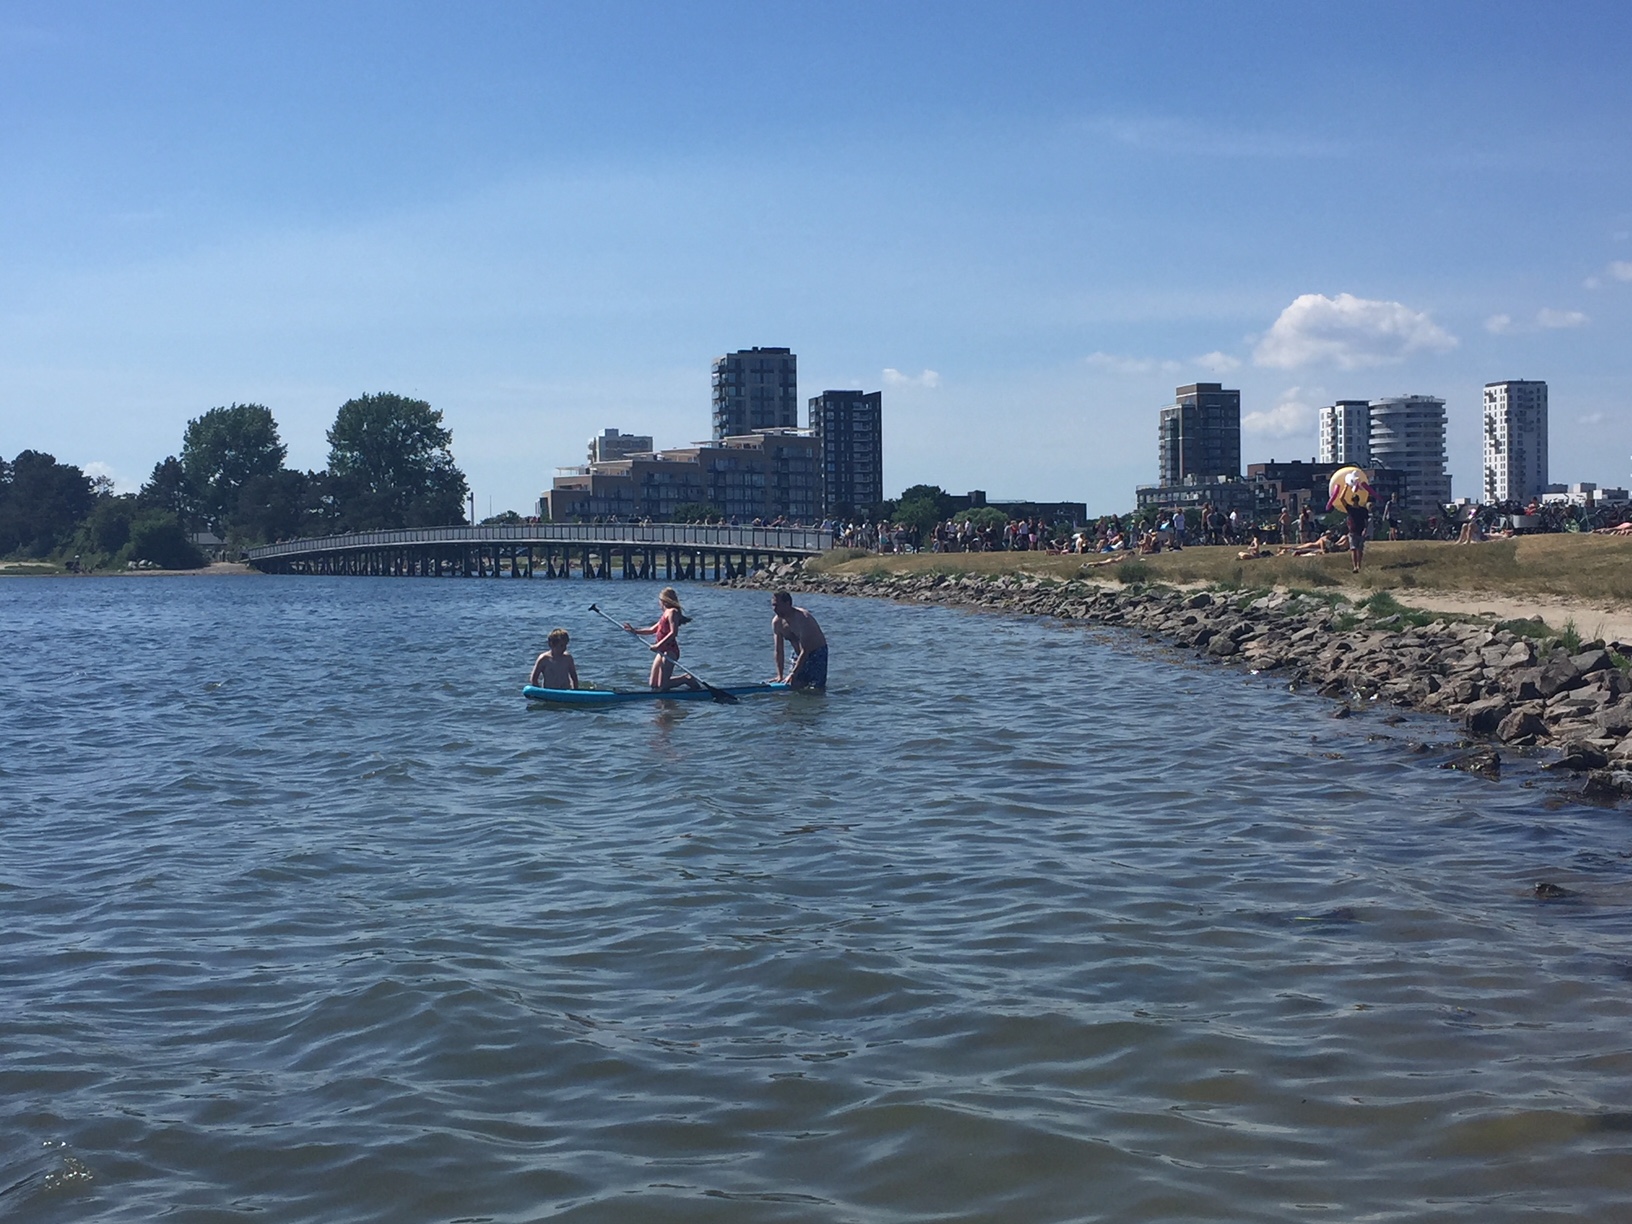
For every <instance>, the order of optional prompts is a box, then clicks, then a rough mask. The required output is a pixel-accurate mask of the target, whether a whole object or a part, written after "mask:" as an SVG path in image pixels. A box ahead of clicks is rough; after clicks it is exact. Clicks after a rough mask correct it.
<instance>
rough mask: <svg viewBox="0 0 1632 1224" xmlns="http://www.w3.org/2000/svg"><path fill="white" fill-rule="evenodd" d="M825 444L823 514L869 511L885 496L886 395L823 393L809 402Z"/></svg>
mask: <svg viewBox="0 0 1632 1224" xmlns="http://www.w3.org/2000/svg"><path fill="white" fill-rule="evenodd" d="M810 431H811V433H812V435H813V436H814V437H815V438H816V440H817V441H818V442H820V443H821V470H822V479H821V490H822V514H823V515H829V514H833V513H835V512H841V511H842V512H844V513H855V512H861V513H866V511H867V510H868V508H869V507H872V506H876V505H877V504H878V503H879V502H881V501H883V500H884V395H883V393H882V392H880V391H823V392H822V393H821V394H820V395H818V396H817V397H816V398H815V399H813V400H811V401H810Z"/></svg>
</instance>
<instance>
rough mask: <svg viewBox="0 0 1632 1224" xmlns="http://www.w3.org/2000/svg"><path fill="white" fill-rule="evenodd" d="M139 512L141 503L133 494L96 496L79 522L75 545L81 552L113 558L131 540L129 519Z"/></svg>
mask: <svg viewBox="0 0 1632 1224" xmlns="http://www.w3.org/2000/svg"><path fill="white" fill-rule="evenodd" d="M139 513H141V509H140V502H139V501H138V499H137V498H136V496H135V495H134V494H132V493H124V494H121V495H119V496H115V497H102V498H98V499H97V503H96V506H95V508H93V509H92V510H91V513H90V514H89V515H88V516H87V517H86V519H85V521H84V522H83V523H81V524H80V528H79V535H78V536H77V537H76V539H75V541H74V545H75V547H76V548H78V549H79V550H80V551H81V552H84V553H91V554H97V553H100V554H101V555H102V556H103V557H104V558H107V557H112V556H113V555H114V554H115V553H117V552H118V551H119V550H120V549H121V548H123V547H124V546H125V545H126V544H128V543H129V542H130V524H131V520H132V519H134V518H135V517H136V515H138V514H139Z"/></svg>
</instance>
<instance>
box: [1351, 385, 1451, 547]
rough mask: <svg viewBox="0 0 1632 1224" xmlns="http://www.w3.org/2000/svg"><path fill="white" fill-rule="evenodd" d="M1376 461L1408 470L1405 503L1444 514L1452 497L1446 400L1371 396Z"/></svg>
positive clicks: (1419, 510) (1423, 511)
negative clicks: (1446, 441)
mask: <svg viewBox="0 0 1632 1224" xmlns="http://www.w3.org/2000/svg"><path fill="white" fill-rule="evenodd" d="M1370 407H1371V412H1370V418H1371V430H1370V438H1371V462H1372V463H1374V464H1377V465H1379V466H1382V467H1390V468H1395V469H1397V470H1398V471H1401V472H1404V473H1405V489H1406V495H1405V508H1406V509H1407V510H1409V511H1411V512H1412V513H1413V514H1420V515H1423V516H1425V517H1426V516H1427V515H1430V514H1443V513H1444V512H1445V504H1446V503H1447V502H1449V501H1450V500H1451V478H1450V476H1449V474H1447V473H1446V471H1445V401H1444V400H1442V399H1435V398H1434V397H1433V396H1431V395H1391V396H1388V397H1386V398H1384V399H1375V400H1372V401H1371V405H1370Z"/></svg>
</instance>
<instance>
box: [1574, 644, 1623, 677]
mask: <svg viewBox="0 0 1632 1224" xmlns="http://www.w3.org/2000/svg"><path fill="white" fill-rule="evenodd" d="M1570 664H1571V665H1572V666H1573V667H1574V668H1575V670H1576V671H1577V672H1578V673H1579V674H1580V675H1583V676H1590V675H1592V673H1593V672H1597V671H1603V670H1605V669H1606V668H1613V667H1614V666H1615V663H1614V661H1613V660H1612V659H1611V658H1610V657H1609V651H1607V650H1601V649H1599V650H1583V651H1582V652H1581V653H1580V654H1578V655H1571V656H1570Z"/></svg>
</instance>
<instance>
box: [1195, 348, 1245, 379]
mask: <svg viewBox="0 0 1632 1224" xmlns="http://www.w3.org/2000/svg"><path fill="white" fill-rule="evenodd" d="M1190 364H1191V365H1199V366H1200V367H1201V368H1202V369H1204V370H1206V371H1207V372H1208V373H1210V374H1228V373H1229V372H1230V371H1231V370H1239V369H1240V368H1241V359H1240V358H1239V357H1231V356H1230V355H1229V354H1228V353H1221V352H1219V351H1218V350H1217V349H1214V350H1213V351H1212V352H1211V353H1203V354H1202V355H1201V356H1200V357H1197V358H1195V359H1193V360H1192V361H1191V363H1190Z"/></svg>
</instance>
